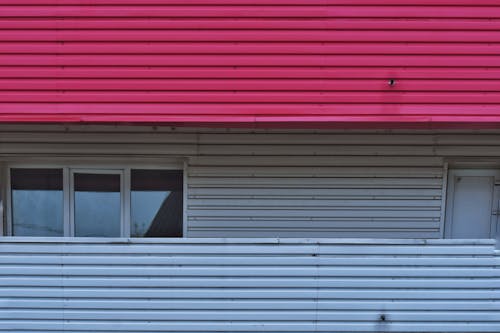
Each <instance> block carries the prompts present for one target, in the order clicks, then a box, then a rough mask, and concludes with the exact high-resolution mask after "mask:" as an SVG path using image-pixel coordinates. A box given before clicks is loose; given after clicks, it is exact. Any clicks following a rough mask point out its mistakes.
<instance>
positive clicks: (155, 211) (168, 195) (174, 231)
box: [130, 170, 182, 237]
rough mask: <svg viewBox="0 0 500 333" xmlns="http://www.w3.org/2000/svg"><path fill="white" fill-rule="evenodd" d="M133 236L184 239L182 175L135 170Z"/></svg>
mask: <svg viewBox="0 0 500 333" xmlns="http://www.w3.org/2000/svg"><path fill="white" fill-rule="evenodd" d="M130 200H131V220H130V226H131V236H132V237H180V236H182V172H180V171H173V170H132V173H131V199H130Z"/></svg>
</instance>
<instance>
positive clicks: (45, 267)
mask: <svg viewBox="0 0 500 333" xmlns="http://www.w3.org/2000/svg"><path fill="white" fill-rule="evenodd" d="M499 263H500V261H499V257H498V256H496V255H495V251H494V242H493V241H486V240H483V241H472V240H471V241H452V240H435V241H418V240H414V241H411V240H408V241H401V240H393V241H390V240H379V241H375V240H373V241H369V240H353V239H344V240H339V241H334V240H324V241H321V242H317V241H307V240H296V239H293V240H292V239H290V240H276V239H247V240H241V239H240V240H234V239H232V240H231V239H207V240H193V239H191V240H186V239H177V240H149V241H148V240H142V241H140V240H123V239H121V240H103V239H101V240H96V239H88V240H71V241H68V240H65V241H61V240H59V239H39V240H38V239H37V240H34V239H31V240H27V239H24V240H23V239H16V238H6V239H2V240H0V309H1V311H0V331H3V332H14V331H15V332H62V331H65V332H160V331H161V332H215V331H217V332H236V331H239V332H243V331H244V332H312V331H322V332H326V331H329V332H387V331H391V332H422V331H425V332H476V333H478V332H498V331H499V330H500V302H499V300H500V290H499V288H500V270H499V269H498V268H499ZM381 316H384V317H385V321H381Z"/></svg>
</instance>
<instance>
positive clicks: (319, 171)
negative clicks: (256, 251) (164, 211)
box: [187, 133, 443, 238]
mask: <svg viewBox="0 0 500 333" xmlns="http://www.w3.org/2000/svg"><path fill="white" fill-rule="evenodd" d="M429 139H430V137H418V136H407V135H401V136H398V135H395V136H387V135H378V136H377V135H362V134H361V135H345V134H316V135H314V134H292V133H283V134H201V135H200V137H199V146H198V156H197V157H195V158H192V159H191V160H190V165H189V169H188V201H187V203H188V236H189V237H217V236H220V237H385V238H388V237H389V238H402V237H403V238H413V237H417V238H439V237H441V230H442V229H441V216H442V212H441V207H442V202H443V200H442V199H443V198H442V192H443V161H442V159H439V158H436V157H435V156H433V155H435V154H434V148H435V147H434V146H433V144H432V142H430V141H428V140H429ZM408 155H413V157H410V156H408ZM415 155H417V157H415Z"/></svg>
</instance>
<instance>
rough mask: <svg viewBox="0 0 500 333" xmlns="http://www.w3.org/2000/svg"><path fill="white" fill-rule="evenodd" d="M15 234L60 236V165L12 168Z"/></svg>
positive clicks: (61, 192)
mask: <svg viewBox="0 0 500 333" xmlns="http://www.w3.org/2000/svg"><path fill="white" fill-rule="evenodd" d="M10 181H11V191H12V192H11V195H12V233H13V235H14V236H63V235H64V226H63V171H62V169H11V179H10Z"/></svg>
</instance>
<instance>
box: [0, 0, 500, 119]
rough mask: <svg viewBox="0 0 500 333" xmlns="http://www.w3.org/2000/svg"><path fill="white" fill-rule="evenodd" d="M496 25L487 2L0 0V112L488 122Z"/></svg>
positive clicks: (494, 110) (497, 10)
mask: <svg viewBox="0 0 500 333" xmlns="http://www.w3.org/2000/svg"><path fill="white" fill-rule="evenodd" d="M499 29H500V7H499V6H498V2H497V1H491V0H481V1H473V0H460V1H458V0H457V1H455V0H454V1H447V0H446V1H445V0H442V1H419V2H418V4H413V3H412V4H408V2H407V1H404V0H391V1H385V0H377V1H361V0H359V1H358V0H346V1H333V0H328V1H308V0H282V1H272V0H261V1H253V0H241V1H233V0H196V1H167V0H163V1H160V0H154V1H153V0H149V1H140V0H133V1H132V0H122V1H118V0H106V1H93V0H88V1H73V0H64V1H56V0H3V1H0V69H1V70H0V121H1V122H16V121H23V122H142V123H144V122H146V123H170V124H184V125H185V124H205V125H207V124H210V125H212V126H217V125H219V126H220V125H223V126H231V125H234V124H239V125H240V126H242V125H245V126H275V127H311V126H314V127H318V126H327V127H354V126H356V127H365V126H377V127H379V128H387V127H408V126H428V125H429V124H430V123H431V124H433V126H450V125H455V126H456V125H457V124H459V126H462V127H472V126H473V125H474V126H478V125H481V126H498V124H499V123H500V111H499V107H498V105H499V104H500V94H499V91H500V90H499V88H498V87H499V84H498V80H499V77H500V71H499V69H498V68H499V66H500V60H499V57H498V54H499V52H500V48H499V44H498V42H499V41H500V32H499ZM389 82H393V83H394V84H389ZM256 124H257V125H256Z"/></svg>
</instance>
